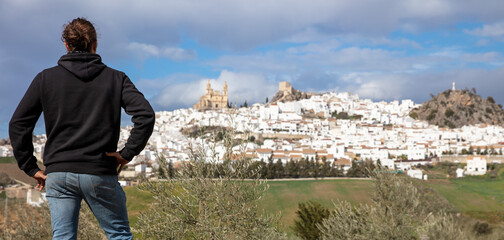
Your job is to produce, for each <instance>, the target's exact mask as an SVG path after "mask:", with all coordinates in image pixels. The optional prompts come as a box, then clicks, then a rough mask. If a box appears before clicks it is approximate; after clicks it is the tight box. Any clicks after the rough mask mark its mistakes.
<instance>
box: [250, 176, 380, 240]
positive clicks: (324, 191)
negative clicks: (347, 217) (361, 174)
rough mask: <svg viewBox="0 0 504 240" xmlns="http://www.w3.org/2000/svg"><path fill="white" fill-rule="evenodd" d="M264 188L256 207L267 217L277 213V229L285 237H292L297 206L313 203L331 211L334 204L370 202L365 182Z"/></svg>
mask: <svg viewBox="0 0 504 240" xmlns="http://www.w3.org/2000/svg"><path fill="white" fill-rule="evenodd" d="M268 184H269V186H270V188H269V189H268V191H267V192H266V194H265V196H264V198H263V199H262V200H261V201H260V204H259V207H260V209H262V210H263V211H264V212H265V213H266V214H269V215H274V214H278V213H280V214H281V218H280V228H281V229H282V230H283V231H285V232H287V233H289V234H292V230H291V226H292V225H293V224H294V219H295V218H296V210H297V208H298V203H301V202H306V201H309V200H315V201H317V202H319V203H320V204H322V205H323V206H325V207H327V208H329V209H331V208H333V201H337V200H347V201H349V202H351V203H354V204H358V203H370V202H371V195H370V192H371V189H372V182H371V181H369V180H348V179H342V180H306V181H270V182H268Z"/></svg>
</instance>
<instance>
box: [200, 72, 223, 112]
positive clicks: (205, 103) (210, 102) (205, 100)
mask: <svg viewBox="0 0 504 240" xmlns="http://www.w3.org/2000/svg"><path fill="white" fill-rule="evenodd" d="M227 107H228V90H227V82H224V87H223V89H222V93H221V92H220V91H217V90H216V91H214V90H213V89H212V86H211V85H210V80H208V82H207V86H206V92H205V95H203V96H201V97H200V99H199V101H198V102H197V103H196V104H194V106H193V108H194V109H197V110H199V111H205V110H211V109H222V108H227Z"/></svg>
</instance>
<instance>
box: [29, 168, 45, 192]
mask: <svg viewBox="0 0 504 240" xmlns="http://www.w3.org/2000/svg"><path fill="white" fill-rule="evenodd" d="M32 178H35V180H37V182H38V184H37V186H36V187H35V189H38V190H39V191H42V189H43V188H44V186H45V180H46V178H47V176H46V175H45V174H44V171H38V172H36V173H35V175H33V176H32Z"/></svg>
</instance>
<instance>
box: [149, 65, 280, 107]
mask: <svg viewBox="0 0 504 240" xmlns="http://www.w3.org/2000/svg"><path fill="white" fill-rule="evenodd" d="M207 81H210V84H211V85H212V88H213V89H214V90H218V91H221V92H222V88H223V86H224V82H227V85H228V98H229V102H230V103H233V104H234V103H236V104H238V105H241V104H243V102H244V101H245V100H247V103H249V104H252V103H256V102H264V101H265V99H266V97H269V98H271V97H272V96H273V95H274V94H275V92H276V91H277V90H278V89H277V85H276V84H275V83H271V82H269V81H268V80H267V79H266V78H265V77H264V75H261V74H253V73H235V72H231V71H227V70H224V71H222V72H221V73H220V76H219V77H218V78H217V79H200V80H197V81H192V82H187V83H178V84H173V85H170V86H168V87H166V88H165V89H163V90H162V91H161V92H160V93H159V94H158V95H157V96H156V97H154V99H153V101H154V102H155V104H156V105H158V106H160V107H163V108H167V109H173V108H177V107H192V105H193V104H195V103H196V102H197V101H198V100H199V98H200V97H201V96H202V95H204V94H205V89H206V84H207Z"/></svg>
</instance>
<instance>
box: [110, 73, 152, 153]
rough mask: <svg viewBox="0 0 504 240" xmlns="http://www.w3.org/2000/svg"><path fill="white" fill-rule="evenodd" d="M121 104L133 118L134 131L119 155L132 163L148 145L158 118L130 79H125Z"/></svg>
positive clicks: (132, 130)
mask: <svg viewBox="0 0 504 240" xmlns="http://www.w3.org/2000/svg"><path fill="white" fill-rule="evenodd" d="M121 103H122V107H123V108H124V111H125V112H126V113H127V114H128V115H131V116H132V118H131V121H132V122H133V129H131V132H130V136H129V138H128V141H127V142H126V144H125V146H124V148H123V149H122V150H121V151H119V153H120V155H121V157H123V158H124V159H126V160H127V161H131V159H133V157H134V156H136V155H138V154H139V153H140V152H141V151H142V150H143V149H144V147H145V145H146V144H147V141H148V140H149V137H150V135H151V134H152V130H153V129H154V123H155V120H156V116H155V113H154V110H152V107H151V105H150V104H149V102H148V101H147V99H145V97H144V96H143V94H142V93H140V91H138V90H137V89H136V87H135V85H134V84H133V83H132V82H131V80H130V79H129V78H128V77H125V79H124V81H123V90H122V102H121Z"/></svg>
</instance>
